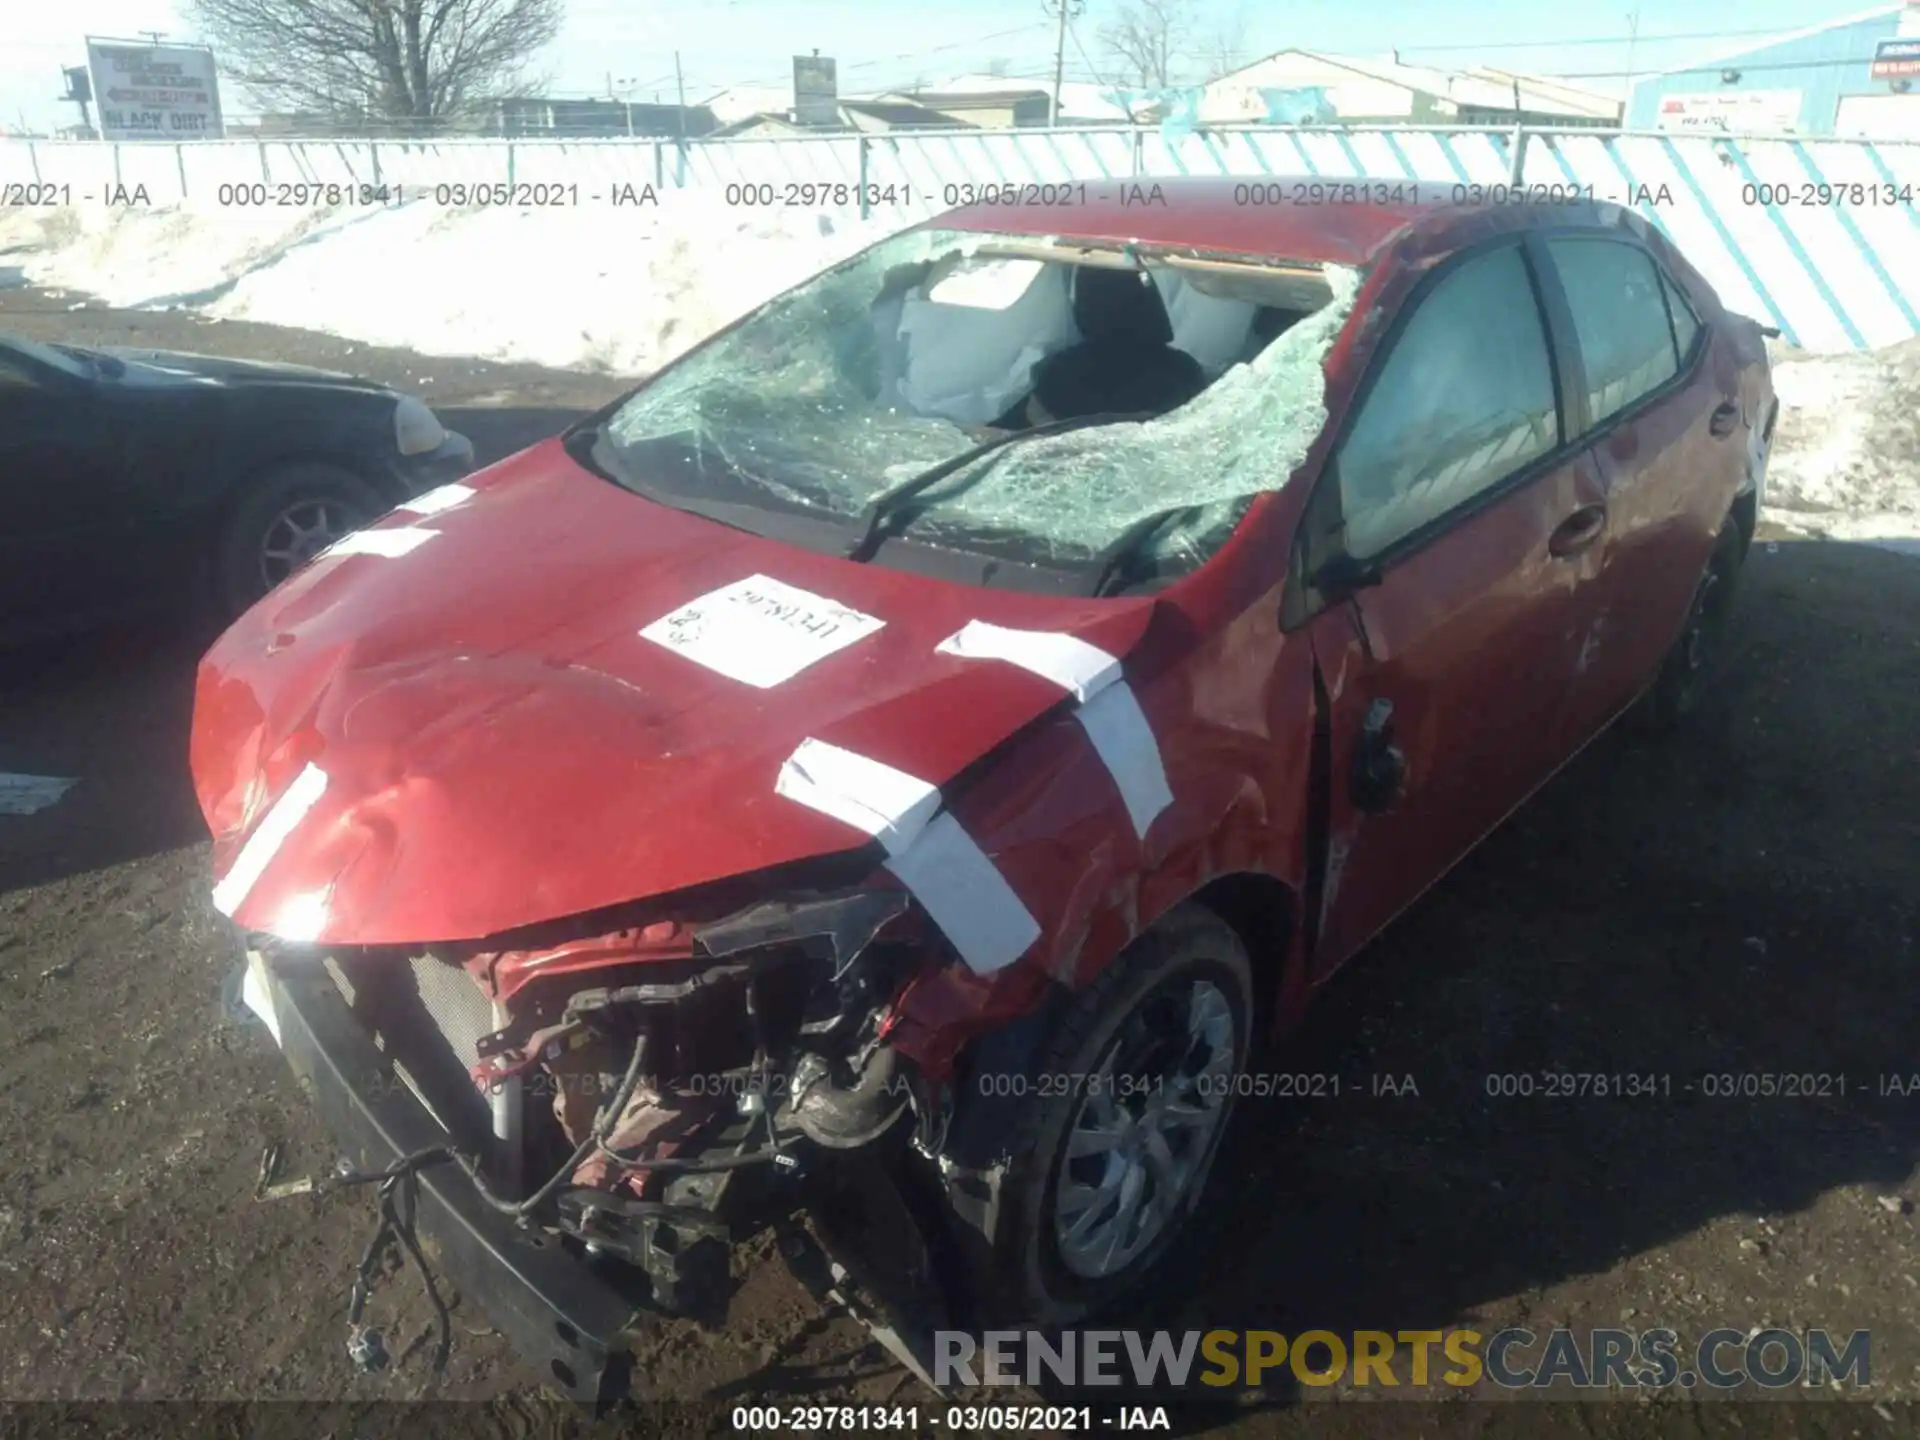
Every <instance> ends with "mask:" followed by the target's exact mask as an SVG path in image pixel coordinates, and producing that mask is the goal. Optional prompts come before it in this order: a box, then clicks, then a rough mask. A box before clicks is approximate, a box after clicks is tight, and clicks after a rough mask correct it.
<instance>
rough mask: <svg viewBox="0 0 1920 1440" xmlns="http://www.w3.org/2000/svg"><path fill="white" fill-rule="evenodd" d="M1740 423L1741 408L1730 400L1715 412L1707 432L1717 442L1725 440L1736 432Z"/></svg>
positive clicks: (1708, 424)
mask: <svg viewBox="0 0 1920 1440" xmlns="http://www.w3.org/2000/svg"><path fill="white" fill-rule="evenodd" d="M1739 423H1740V407H1739V406H1738V405H1736V404H1734V403H1733V401H1731V400H1729V401H1727V402H1726V404H1724V405H1721V406H1719V407H1718V408H1717V409H1715V410H1714V412H1713V415H1712V418H1710V419H1709V420H1708V421H1707V430H1708V432H1709V433H1710V434H1711V435H1712V436H1713V438H1714V439H1716V440H1724V439H1726V438H1727V436H1729V435H1731V434H1732V433H1733V432H1734V428H1735V427H1736V426H1737V425H1739Z"/></svg>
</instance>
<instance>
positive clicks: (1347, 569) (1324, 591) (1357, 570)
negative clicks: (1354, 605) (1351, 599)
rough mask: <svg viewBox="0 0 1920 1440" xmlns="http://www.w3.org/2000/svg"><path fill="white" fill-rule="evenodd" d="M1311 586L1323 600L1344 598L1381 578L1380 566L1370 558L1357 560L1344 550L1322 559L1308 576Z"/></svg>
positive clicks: (1374, 583) (1369, 586)
mask: <svg viewBox="0 0 1920 1440" xmlns="http://www.w3.org/2000/svg"><path fill="white" fill-rule="evenodd" d="M1309 579H1310V583H1311V584H1312V586H1313V588H1314V589H1315V590H1316V591H1317V592H1318V593H1319V594H1320V596H1321V598H1322V599H1325V600H1344V599H1345V598H1346V597H1347V596H1349V595H1352V594H1355V593H1357V592H1358V591H1361V590H1370V589H1372V588H1373V587H1374V586H1375V585H1378V584H1379V583H1380V580H1381V572H1380V566H1379V565H1378V564H1377V563H1376V562H1374V561H1372V560H1357V559H1355V558H1354V557H1353V556H1351V555H1348V554H1346V553H1344V552H1342V553H1340V554H1338V555H1333V556H1330V557H1329V558H1328V559H1327V560H1325V561H1323V562H1322V563H1321V565H1320V566H1319V568H1318V569H1316V570H1315V571H1314V572H1313V574H1312V576H1311V577H1309Z"/></svg>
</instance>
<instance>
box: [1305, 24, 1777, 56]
mask: <svg viewBox="0 0 1920 1440" xmlns="http://www.w3.org/2000/svg"><path fill="white" fill-rule="evenodd" d="M1786 33H1787V32H1786V31H1783V30H1782V29H1781V28H1780V27H1779V26H1778V25H1775V26H1771V27H1770V28H1767V29H1764V30H1695V31H1692V32H1689V33H1685V34H1678V35H1645V34H1642V35H1639V36H1637V37H1636V36H1634V35H1632V34H1627V35H1590V36H1587V37H1585V38H1584V39H1579V40H1489V41H1483V42H1478V43H1476V42H1473V41H1458V42H1455V43H1452V44H1447V45H1402V46H1399V47H1398V48H1399V51H1400V53H1401V54H1402V55H1410V54H1412V53H1414V52H1415V51H1430V50H1555V49H1558V48H1560V47H1561V46H1563V45H1564V46H1574V45H1626V44H1629V43H1637V44H1641V45H1665V44H1666V43H1668V42H1669V41H1677V40H1744V39H1747V38H1749V37H1751V36H1755V35H1783V34H1786ZM1326 53H1328V54H1332V53H1334V52H1332V51H1328V52H1326Z"/></svg>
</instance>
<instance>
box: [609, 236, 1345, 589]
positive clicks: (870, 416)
mask: <svg viewBox="0 0 1920 1440" xmlns="http://www.w3.org/2000/svg"><path fill="white" fill-rule="evenodd" d="M1049 247H1052V249H1053V250H1054V251H1057V255H1056V254H1054V253H1050V249H1049ZM1177 258H1179V257H1173V258H1169V257H1156V256H1154V255H1151V254H1147V255H1139V256H1136V255H1134V254H1133V253H1132V252H1125V253H1123V252H1122V251H1120V250H1119V249H1118V248H1117V247H1115V248H1112V249H1110V250H1109V252H1108V253H1107V254H1105V255H1104V256H1098V257H1096V256H1095V255H1094V252H1093V251H1092V250H1091V249H1089V248H1087V247H1085V246H1083V245H1078V244H1076V245H1075V246H1074V248H1071V249H1068V248H1064V247H1061V246H1060V245H1059V242H1055V241H1051V240H1045V239H1041V240H1036V239H1035V238H1034V237H1031V236H1001V235H994V234H985V233H975V232H961V231H951V230H940V229H925V230H916V231H909V232H907V233H905V234H901V235H896V236H894V237H892V238H890V239H888V240H885V241H882V242H881V243H880V244H878V245H876V246H874V247H872V248H871V249H869V250H867V251H864V252H862V253H861V254H860V255H857V256H855V257H854V258H853V259H852V260H850V261H847V262H845V263H843V264H842V265H839V266H837V267H835V268H834V269H832V270H829V271H827V272H825V273H823V274H821V275H819V276H816V277H815V278H814V279H812V280H810V281H808V282H807V283H806V284H804V285H802V286H801V287H800V288H798V289H797V290H794V291H791V292H789V293H788V294H786V295H784V296H781V297H779V298H777V299H775V300H773V301H771V302H769V303H768V304H767V305H765V306H762V307H761V308H760V309H759V310H757V311H755V312H754V313H753V314H751V315H750V316H749V317H747V318H746V319H745V320H744V321H742V322H741V323H740V324H739V325H738V326H736V327H735V328H734V329H733V330H731V331H729V332H727V333H725V334H723V335H721V336H720V337H718V338H717V339H716V340H714V341H713V342H711V343H709V344H707V345H706V346H704V347H702V348H700V349H698V350H696V351H695V352H693V353H692V354H690V355H689V356H687V357H686V358H685V359H683V360H681V361H680V362H678V363H677V364H675V365H672V366H670V367H668V368H667V369H666V370H665V371H663V372H662V373H661V374H660V375H659V376H658V377H657V378H656V379H655V380H654V381H653V382H652V383H651V384H649V385H647V386H646V387H644V388H643V389H642V390H640V391H639V392H638V393H637V394H635V395H634V396H633V397H632V398H631V399H629V400H628V401H627V402H626V403H625V404H624V405H622V406H621V407H620V408H619V409H618V410H617V411H616V412H615V413H614V414H613V415H612V417H611V418H610V419H609V420H608V422H607V423H606V425H605V426H604V427H603V430H602V439H603V442H604V444H605V447H606V448H607V449H609V450H610V451H611V452H612V459H613V461H614V462H615V463H614V464H613V465H612V466H610V468H611V469H612V470H613V471H614V474H615V478H616V479H619V478H622V477H623V476H624V477H626V481H627V483H630V484H631V485H632V486H633V488H636V489H642V490H645V491H647V492H648V493H655V494H658V495H659V496H660V497H661V498H662V499H663V500H665V501H666V503H669V504H671V503H673V499H674V497H675V496H676V495H684V496H687V497H688V498H689V499H692V498H694V497H695V496H699V497H702V498H707V499H714V500H720V501H724V502H727V503H729V504H733V505H736V506H737V505H748V506H753V507H758V508H765V509H769V510H777V511H786V512H789V513H799V514H803V515H808V516H812V517H814V518H817V519H825V520H830V521H845V522H847V523H848V525H849V526H850V527H857V525H858V522H859V520H860V517H861V516H862V515H863V513H864V512H865V511H866V509H867V507H868V506H869V505H870V504H872V503H873V501H874V500H875V498H876V497H877V496H879V495H881V494H882V493H883V492H886V491H889V490H890V489H892V488H893V487H895V486H896V485H899V484H900V483H901V482H903V481H906V480H909V479H911V478H912V477H913V476H915V475H919V474H921V473H922V472H924V471H927V470H929V469H931V468H933V467H935V466H938V465H941V464H942V463H943V462H948V461H951V460H953V459H954V458H955V457H958V456H961V455H963V454H964V453H965V452H967V451H969V450H972V449H974V448H976V447H979V446H980V445H981V444H982V442H983V441H984V440H988V439H992V438H994V437H996V436H1002V435H1007V434H1010V433H1015V432H1018V431H1020V430H1023V429H1025V428H1028V427H1029V426H1031V425H1034V424H1037V423H1043V422H1045V421H1047V420H1050V419H1052V418H1054V417H1052V416H1050V415H1047V414H1046V413H1045V412H1044V411H1039V410H1037V409H1036V408H1035V407H1036V403H1037V402H1036V399H1035V395H1034V393H1033V385H1032V380H1033V377H1034V375H1035V373H1036V367H1037V366H1041V367H1043V366H1044V364H1045V363H1046V362H1047V361H1048V357H1051V356H1058V355H1060V354H1062V353H1063V352H1068V351H1073V350H1075V349H1076V348H1078V349H1081V350H1086V349H1088V348H1092V349H1095V350H1100V349H1102V348H1104V347H1106V346H1107V344H1108V341H1107V339H1106V338H1105V337H1104V336H1101V337H1098V343H1097V344H1096V338H1095V337H1091V336H1089V335H1087V334H1084V333H1083V331H1082V326H1083V325H1091V323H1092V322H1091V321H1089V320H1088V318H1087V314H1086V312H1085V309H1084V307H1083V306H1082V305H1081V304H1080V301H1079V293H1080V292H1079V291H1078V290H1076V288H1075V287H1076V285H1077V284H1080V283H1082V282H1079V281H1077V280H1076V278H1075V277H1076V275H1078V274H1081V273H1083V272H1084V271H1085V270H1086V269H1087V268H1088V267H1089V266H1090V265H1097V266H1099V267H1101V268H1107V269H1114V268H1125V269H1131V270H1136V271H1137V270H1140V269H1144V271H1145V272H1146V274H1145V276H1144V277H1141V278H1143V283H1145V284H1146V288H1147V289H1148V290H1150V291H1151V292H1152V293H1153V295H1154V297H1155V298H1154V300H1153V301H1152V302H1150V303H1152V304H1153V305H1155V306H1157V307H1158V308H1160V309H1161V310H1163V311H1164V314H1165V316H1166V321H1165V324H1164V329H1165V334H1164V336H1156V337H1153V338H1154V339H1155V340H1157V339H1160V338H1164V339H1166V341H1167V345H1168V346H1170V347H1173V348H1177V349H1179V350H1181V351H1183V352H1184V355H1183V356H1182V357H1181V359H1182V362H1183V363H1184V364H1186V365H1188V366H1190V367H1192V368H1194V369H1195V370H1196V371H1198V372H1199V373H1200V376H1201V378H1200V380H1199V381H1198V382H1197V383H1196V385H1195V387H1194V388H1197V389H1198V390H1199V393H1198V394H1197V396H1194V398H1191V399H1187V400H1185V403H1180V404H1176V405H1173V406H1172V407H1171V408H1168V409H1166V410H1165V412H1164V413H1158V414H1154V415H1153V416H1152V418H1145V419H1140V420H1133V421H1126V422H1121V423H1104V424H1096V425H1092V426H1089V427H1088V428H1084V429H1078V430H1072V431H1069V432H1067V433H1062V434H1051V435H1035V436H1031V437H1025V438H1023V439H1021V440H1020V441H1019V442H1018V443H1013V444H1009V445H1007V446H1005V447H1003V448H1000V449H996V450H993V451H991V453H988V454H984V455H982V456H981V457H980V458H979V459H978V460H974V461H970V462H968V463H966V464H964V465H962V466H961V467H960V468H958V469H957V470H955V471H954V473H952V474H951V475H948V476H946V477H944V478H942V479H941V480H939V481H938V482H937V483H936V484H934V485H933V486H931V487H930V488H928V489H926V490H925V491H924V492H923V493H921V494H919V495H917V496H915V498H914V499H913V501H912V513H911V515H910V516H909V517H908V518H907V519H906V520H905V521H904V523H903V524H902V525H901V526H900V527H899V533H910V534H911V536H912V538H913V539H914V540H916V541H919V542H922V543H929V544H935V545H949V546H953V547H955V548H961V549H967V550H974V551H985V552H988V553H997V554H1006V555H1008V556H1010V557H1013V558H1018V559H1023V560H1026V561H1028V562H1031V563H1038V564H1042V565H1048V566H1056V567H1071V566H1074V565H1080V564H1085V563H1086V562H1088V561H1090V560H1091V559H1093V558H1094V557H1096V556H1098V555H1099V554H1100V553H1101V552H1102V551H1103V550H1104V549H1106V547H1108V546H1109V545H1111V544H1112V543H1113V542H1114V541H1115V540H1116V538H1117V537H1120V536H1121V535H1123V534H1124V533H1126V532H1128V531H1129V529H1130V527H1132V526H1134V525H1136V524H1138V523H1140V522H1142V521H1144V520H1146V519H1147V518H1148V517H1150V516H1153V515H1156V514H1160V513H1163V512H1166V511H1169V510H1172V509H1175V508H1179V507H1191V513H1183V514H1181V515H1179V516H1176V517H1173V518H1172V519H1170V521H1169V523H1168V525H1167V526H1166V527H1165V528H1164V529H1163V530H1162V531H1161V532H1160V533H1159V534H1157V535H1156V536H1154V537H1152V539H1151V542H1150V544H1147V545H1145V546H1143V551H1144V552H1145V553H1147V554H1150V555H1152V556H1154V557H1155V558H1163V559H1175V560H1179V559H1182V558H1189V559H1191V560H1193V561H1196V562H1197V561H1198V560H1199V559H1203V558H1204V556H1205V554H1206V553H1208V552H1209V551H1210V550H1211V549H1212V548H1213V547H1215V546H1217V545H1218V544H1219V543H1220V541H1221V540H1222V539H1224V537H1225V535H1226V534H1227V533H1228V532H1230V530H1231V528H1232V526H1233V524H1234V523H1235V522H1236V521H1237V519H1238V518H1239V515H1240V514H1241V513H1242V512H1243V511H1244V509H1245V506H1246V503H1247V502H1248V501H1249V500H1250V498H1251V497H1252V496H1254V495H1256V494H1258V493H1260V492H1261V491H1265V490H1273V489H1278V488H1279V487H1280V486H1281V485H1283V484H1285V482H1286V480H1287V477H1288V475H1289V474H1290V473H1291V472H1292V470H1293V469H1294V468H1295V467H1296V466H1297V465H1298V464H1299V463H1300V461H1301V459H1302V458H1303V457H1304V456H1305V454H1306V451H1307V448H1308V446H1309V445H1310V444H1311V443H1312V440H1313V438H1314V436H1315V435H1316V434H1317V433H1318V432H1319V430H1320V428H1321V426H1322V425H1323V424H1324V422H1325V418H1326V416H1325V409H1324V403H1323V402H1324V394H1323V391H1324V380H1323V375H1322V365H1323V362H1324V360H1325V357H1326V354H1327V351H1328V350H1329V349H1330V348H1331V346H1332V344H1333V341H1334V339H1335V337H1336V336H1337V335H1338V334H1339V331H1340V329H1341V327H1342V326H1343V325H1344V323H1345V321H1346V317H1347V314H1348V311H1349V310H1350V308H1351V306H1352V303H1353V297H1354V294H1355V293H1356V291H1357V289H1358V284H1359V273H1358V272H1357V271H1352V270H1347V269H1344V268H1342V267H1335V266H1327V267H1320V266H1313V267H1310V268H1309V267H1298V266H1296V267H1293V269H1292V271H1291V274H1292V275H1293V276H1294V280H1293V283H1292V289H1291V290H1290V291H1288V290H1285V289H1284V288H1283V289H1281V290H1275V291H1274V292H1273V293H1271V294H1269V293H1267V291H1266V290H1263V289H1262V288H1261V287H1262V285H1263V284H1265V283H1266V279H1265V277H1268V276H1269V274H1270V272H1269V271H1267V270H1266V269H1264V268H1262V267H1260V266H1258V265H1254V264H1248V263H1245V262H1241V263H1238V264H1237V265H1234V266H1231V267H1229V266H1227V265H1224V264H1221V265H1217V266H1215V267H1214V268H1215V269H1217V270H1221V271H1229V270H1231V271H1232V272H1234V273H1232V274H1230V275H1229V276H1228V279H1229V281H1231V283H1224V282H1216V281H1215V280H1214V279H1213V278H1212V277H1210V276H1209V275H1207V274H1199V273H1196V271H1195V269H1193V268H1189V269H1181V268H1178V267H1177V266H1176V264H1175V263H1174V261H1175V259H1177ZM1271 273H1273V274H1277V273H1278V272H1271ZM1303 275H1305V276H1307V277H1308V280H1309V281H1310V285H1308V286H1307V287H1306V288H1305V289H1303V288H1302V284H1301V281H1300V277H1301V276H1303ZM1276 283H1277V282H1276ZM1089 288H1091V287H1089ZM1303 295H1304V296H1306V297H1307V298H1304V299H1303V298H1301V297H1302V296H1303ZM1130 338H1132V337H1122V339H1130ZM1116 354H1117V352H1116V353H1110V354H1106V355H1104V356H1102V357H1101V358H1102V359H1103V360H1105V361H1109V362H1112V364H1113V365H1120V366H1124V365H1125V364H1128V363H1130V362H1129V361H1128V360H1127V359H1126V358H1125V357H1118V358H1116ZM1186 357H1192V358H1191V359H1188V358H1186ZM1149 358H1151V357H1149ZM1095 368H1096V369H1097V368H1098V367H1095ZM1202 387H1203V388H1202ZM1187 393H1189V394H1191V390H1189V391H1188V392H1187ZM1103 408H1106V407H1103ZM1112 408H1115V409H1126V410H1137V409H1138V408H1139V407H1138V406H1136V405H1131V404H1130V405H1127V406H1124V407H1122V406H1115V407H1112Z"/></svg>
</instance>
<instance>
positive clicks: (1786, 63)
mask: <svg viewBox="0 0 1920 1440" xmlns="http://www.w3.org/2000/svg"><path fill="white" fill-rule="evenodd" d="M1872 63H1873V56H1871V55H1854V56H1851V57H1848V58H1845V59H1840V60H1768V61H1762V62H1761V63H1759V64H1757V65H1749V64H1746V63H1745V62H1743V61H1741V60H1740V59H1739V57H1738V56H1734V57H1731V58H1722V59H1720V60H1710V61H1707V62H1704V63H1702V64H1699V65H1685V66H1681V67H1680V68H1678V69H1675V70H1661V71H1657V72H1654V73H1652V74H1645V75H1643V76H1642V77H1640V78H1644V79H1648V80H1657V79H1661V78H1663V77H1668V76H1673V75H1718V74H1721V73H1722V72H1724V71H1727V70H1737V71H1739V72H1740V73H1741V74H1742V75H1748V74H1752V73H1754V72H1756V71H1761V72H1768V73H1771V72H1773V71H1778V70H1836V69H1844V68H1845V67H1847V66H1849V65H1871V64H1872ZM1626 73H1627V72H1625V71H1623V70H1571V71H1569V70H1561V71H1556V72H1554V73H1553V74H1551V75H1542V76H1540V77H1539V78H1540V79H1542V80H1619V79H1622V78H1624V77H1625V75H1626Z"/></svg>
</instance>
